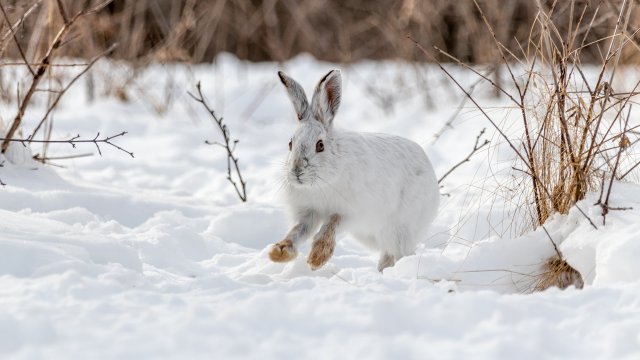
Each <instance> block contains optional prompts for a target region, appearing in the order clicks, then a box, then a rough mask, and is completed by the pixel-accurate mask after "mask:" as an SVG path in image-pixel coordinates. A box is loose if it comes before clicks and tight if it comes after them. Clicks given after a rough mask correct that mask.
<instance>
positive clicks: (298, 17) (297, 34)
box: [0, 0, 640, 65]
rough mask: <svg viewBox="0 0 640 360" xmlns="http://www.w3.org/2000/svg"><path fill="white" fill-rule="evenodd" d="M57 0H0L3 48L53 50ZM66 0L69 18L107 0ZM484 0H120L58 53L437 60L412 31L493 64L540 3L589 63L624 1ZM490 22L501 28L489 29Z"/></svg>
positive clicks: (529, 24) (523, 31)
mask: <svg viewBox="0 0 640 360" xmlns="http://www.w3.org/2000/svg"><path fill="white" fill-rule="evenodd" d="M57 1H58V0H18V1H15V0H2V3H3V4H4V8H5V10H6V14H5V15H6V16H5V19H4V20H5V21H3V22H2V38H1V39H0V40H1V41H2V44H1V45H2V47H1V48H0V49H2V55H3V56H4V57H10V58H18V57H19V54H18V51H19V50H18V48H17V46H16V44H15V43H14V42H13V41H12V39H11V36H10V32H8V31H7V30H8V26H9V25H8V24H9V23H10V24H14V25H15V24H17V23H20V24H19V26H18V27H17V28H16V29H15V30H16V35H17V37H18V41H19V43H20V44H21V46H22V48H23V49H24V52H25V55H26V57H27V59H37V58H39V57H40V56H41V53H42V52H44V51H46V48H47V45H48V44H49V41H50V40H51V38H52V37H54V36H55V34H56V33H57V32H58V30H59V28H60V26H61V22H62V19H61V18H60V16H59V15H58V10H57V6H56V5H57V4H56V3H57ZM60 1H61V2H62V3H64V5H65V8H66V9H67V12H68V13H69V14H74V13H76V12H77V11H79V10H81V9H88V8H91V7H95V6H97V5H99V4H100V3H102V1H100V0H81V1H79V0H73V1H71V0H60ZM477 2H478V5H479V7H480V8H481V9H483V12H484V14H482V13H481V12H479V11H478V8H477V6H476V4H475V3H474V1H473V0H462V1H450V0H429V1H417V0H397V1H391V0H376V1H370V0H347V1H342V0H321V1H318V0H300V1H298V0H266V1H257V0H234V1H228V0H210V1H202V0H200V1H198V0H114V1H111V2H109V4H108V5H107V6H106V7H104V8H102V9H101V10H99V11H98V12H97V13H96V14H94V15H93V16H88V17H83V18H82V19H79V20H78V23H77V26H75V27H74V29H73V34H72V36H71V37H70V38H69V39H68V40H67V43H66V44H64V46H62V47H61V48H60V49H59V50H58V51H57V52H56V55H57V56H69V57H80V58H89V57H92V56H95V55H97V54H100V53H101V52H102V51H104V50H105V49H106V48H108V47H109V46H110V45H111V44H113V43H115V42H117V43H118V44H119V45H118V47H117V48H116V49H115V51H114V52H113V53H112V54H111V55H110V56H111V57H113V58H116V59H122V60H127V61H130V62H132V63H135V64H138V65H144V64H148V63H150V62H154V61H160V62H189V63H201V62H211V61H213V60H214V59H215V57H216V55H218V54H219V53H221V52H229V53H232V54H235V55H236V56H237V57H238V58H240V59H246V60H250V61H256V62H257V61H285V60H287V59H290V58H292V57H294V56H296V55H297V54H300V53H309V54H311V55H313V56H314V57H315V58H317V59H319V60H325V61H331V62H340V63H350V62H355V61H359V60H362V59H403V60H407V61H418V62H424V61H429V60H430V59H429V58H428V57H426V56H425V55H424V54H423V53H422V52H421V51H419V50H418V49H417V48H416V46H415V44H414V43H413V42H412V41H411V40H409V39H408V38H407V36H408V35H410V36H412V37H413V38H414V39H416V40H417V41H418V42H419V43H421V44H422V45H423V46H424V47H425V48H426V49H428V50H429V51H433V49H434V46H436V47H438V48H439V49H442V50H443V51H444V52H447V53H449V54H451V55H453V56H454V57H456V58H458V59H460V60H462V61H464V62H468V63H482V64H489V63H497V62H500V61H501V59H500V58H499V57H500V55H499V52H498V51H497V49H496V47H495V46H494V41H493V39H492V37H493V36H495V37H496V38H497V39H498V40H499V41H500V42H501V43H502V44H504V45H505V47H506V48H507V49H509V50H510V51H511V52H513V54H514V55H516V56H521V55H523V54H525V53H526V52H528V51H530V49H528V46H530V45H527V44H529V43H530V42H529V41H528V40H529V39H530V38H531V39H535V38H536V36H538V34H536V31H538V30H536V28H535V27H534V26H533V24H534V22H535V20H536V16H538V14H539V11H538V9H539V7H540V8H542V9H546V11H547V13H549V14H551V16H552V17H553V19H552V21H553V22H554V23H555V24H558V26H559V27H558V30H559V36H558V38H562V37H563V34H565V33H568V30H569V28H571V27H572V26H576V24H580V25H579V26H583V27H585V28H588V29H589V31H588V32H586V33H585V37H584V41H583V44H584V45H585V49H583V51H581V52H580V54H581V57H582V60H583V61H588V62H594V61H599V60H601V57H602V54H603V53H605V52H606V47H607V46H608V43H607V41H606V34H609V33H610V32H611V30H612V29H613V28H614V27H615V25H616V22H617V21H618V14H620V7H621V5H622V3H623V1H622V0H585V1H552V0H509V1H501V0H477ZM585 5H587V6H585ZM26 13H28V16H25V14H26ZM483 15H484V17H483ZM69 16H71V15H69ZM629 16H630V17H631V18H632V19H630V21H628V23H629V24H635V23H638V21H634V19H637V18H638V17H639V16H640V12H639V11H638V9H637V8H636V9H635V10H633V11H632V12H631V13H630V15H629ZM485 17H486V18H485ZM485 20H486V22H488V24H489V25H490V27H491V28H492V29H493V33H491V31H487V26H486V24H485ZM573 30H575V29H573ZM625 30H626V31H627V32H628V36H629V38H630V39H632V40H634V41H635V40H637V39H638V35H637V34H636V32H635V29H625ZM603 37H604V38H605V39H604V40H603ZM556 41H560V40H556ZM603 49H604V50H603ZM434 55H435V56H437V58H438V59H439V60H443V61H450V60H449V59H447V57H446V56H444V55H442V53H436V52H435V51H434ZM637 60H638V57H637V52H636V51H633V50H631V49H629V51H626V52H625V54H622V57H621V59H620V61H623V62H629V61H633V62H636V61H637Z"/></svg>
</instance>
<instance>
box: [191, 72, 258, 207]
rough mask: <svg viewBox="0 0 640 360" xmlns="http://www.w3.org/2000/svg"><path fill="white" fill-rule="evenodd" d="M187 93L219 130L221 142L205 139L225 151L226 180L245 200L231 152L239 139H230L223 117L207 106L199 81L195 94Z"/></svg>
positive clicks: (239, 174)
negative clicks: (200, 105) (202, 108)
mask: <svg viewBox="0 0 640 360" xmlns="http://www.w3.org/2000/svg"><path fill="white" fill-rule="evenodd" d="M189 95H190V96H191V97H192V98H193V99H194V100H195V101H197V102H198V103H200V104H202V106H203V107H204V109H205V110H206V111H207V113H209V115H210V116H211V119H212V120H213V122H214V123H215V125H216V126H217V127H218V129H219V130H220V134H221V135H222V142H218V141H208V140H205V143H206V144H207V145H215V146H219V147H221V148H223V149H224V150H225V152H226V153H227V180H228V181H229V182H230V183H231V185H233V188H234V189H235V191H236V194H238V197H239V198H240V200H241V201H242V202H246V201H247V184H246V182H245V181H244V179H243V178H242V173H241V172H240V165H239V164H238V162H239V160H238V157H237V156H236V155H235V154H234V153H233V152H234V151H235V149H236V145H237V144H238V142H239V140H237V139H232V138H231V133H230V132H229V128H228V127H227V125H226V124H225V123H224V122H223V120H224V119H223V118H222V117H220V116H218V115H216V112H215V111H214V110H213V109H212V108H211V106H209V103H208V102H207V100H206V99H205V97H204V95H202V88H201V87H200V82H198V83H197V84H196V94H195V95H194V94H192V93H189Z"/></svg>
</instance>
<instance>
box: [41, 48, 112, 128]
mask: <svg viewBox="0 0 640 360" xmlns="http://www.w3.org/2000/svg"><path fill="white" fill-rule="evenodd" d="M117 45H118V44H113V45H111V46H110V47H109V48H108V49H107V50H105V51H103V52H102V53H100V54H99V55H98V56H96V57H94V58H93V59H92V60H91V61H90V62H89V63H88V64H87V66H86V67H85V68H84V69H82V71H80V72H79V73H78V74H77V75H76V76H74V77H73V79H71V81H70V82H69V83H68V84H67V86H65V87H64V88H63V89H62V90H60V91H59V92H58V94H57V96H56V98H55V99H54V100H53V101H52V102H51V105H49V108H48V109H47V112H46V113H45V114H44V116H43V117H42V119H41V120H40V122H39V123H38V125H37V126H36V127H35V129H33V131H32V132H31V135H30V136H29V138H30V139H33V138H34V137H35V136H36V134H37V133H38V130H40V127H41V126H42V124H44V122H45V121H46V120H47V118H49V114H51V112H52V111H53V109H55V108H56V106H58V103H59V102H60V99H62V96H63V95H64V94H65V92H66V91H67V90H69V88H70V87H71V85H73V83H75V82H76V80H78V79H79V78H80V77H82V75H84V74H85V73H86V72H87V71H89V69H91V67H92V66H93V64H95V63H96V61H98V60H99V59H101V58H102V57H104V56H106V55H107V54H110V53H111V52H112V51H113V50H114V49H115V48H116V46H117Z"/></svg>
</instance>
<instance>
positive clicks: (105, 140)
mask: <svg viewBox="0 0 640 360" xmlns="http://www.w3.org/2000/svg"><path fill="white" fill-rule="evenodd" d="M126 134H127V132H126V131H123V132H121V133H119V134H115V135H112V136H107V137H104V138H102V139H98V137H99V136H100V133H98V134H97V135H96V137H95V138H93V139H81V138H80V134H78V135H75V136H73V137H71V138H69V139H67V140H33V139H30V138H27V139H13V138H12V139H7V138H0V141H6V142H9V143H11V142H18V143H21V144H22V145H24V146H27V143H38V144H69V145H71V147H72V148H74V149H75V148H76V145H77V144H88V143H90V144H95V146H96V147H97V148H98V153H99V154H100V156H102V152H101V150H100V144H106V145H109V146H111V147H114V148H116V149H118V150H120V151H122V152H124V153H126V154H128V155H129V156H131V157H132V158H133V157H134V156H133V153H132V152H131V151H127V150H125V149H124V148H122V147H120V146H118V145H116V144H114V143H113V142H112V140H113V139H115V138H119V137H122V136H124V135H126Z"/></svg>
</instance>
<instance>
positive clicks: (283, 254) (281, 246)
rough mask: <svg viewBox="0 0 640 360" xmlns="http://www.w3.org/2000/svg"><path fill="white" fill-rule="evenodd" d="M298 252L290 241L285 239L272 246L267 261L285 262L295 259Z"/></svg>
mask: <svg viewBox="0 0 640 360" xmlns="http://www.w3.org/2000/svg"><path fill="white" fill-rule="evenodd" d="M297 255H298V252H297V251H296V248H294V247H293V242H292V241H291V240H288V239H285V240H282V241H278V242H277V243H275V244H273V246H272V247H271V251H269V259H271V261H273V262H287V261H291V260H293V259H295V258H296V256H297Z"/></svg>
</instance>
